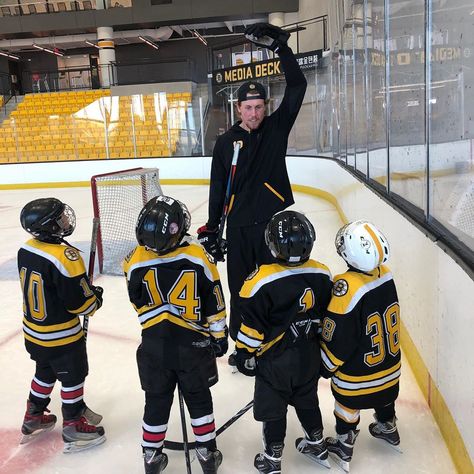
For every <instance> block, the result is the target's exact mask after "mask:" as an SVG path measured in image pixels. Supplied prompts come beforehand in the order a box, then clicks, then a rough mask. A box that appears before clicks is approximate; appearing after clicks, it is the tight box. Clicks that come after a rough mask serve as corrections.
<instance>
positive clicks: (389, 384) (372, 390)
mask: <svg viewBox="0 0 474 474" xmlns="http://www.w3.org/2000/svg"><path fill="white" fill-rule="evenodd" d="M397 383H398V378H396V379H395V380H391V381H390V382H387V383H385V384H383V385H379V386H378V387H371V388H362V389H359V390H346V389H344V388H339V387H338V386H337V385H335V384H334V382H331V387H332V389H333V390H334V391H335V392H337V393H339V394H341V395H345V396H346V397H358V396H360V395H368V394H370V393H377V392H381V391H382V390H386V389H387V388H390V387H393V386H394V385H396V384H397Z"/></svg>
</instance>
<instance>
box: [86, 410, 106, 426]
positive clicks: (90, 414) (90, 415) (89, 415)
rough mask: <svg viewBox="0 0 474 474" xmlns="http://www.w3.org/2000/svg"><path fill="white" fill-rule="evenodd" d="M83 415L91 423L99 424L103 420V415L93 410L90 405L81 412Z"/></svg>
mask: <svg viewBox="0 0 474 474" xmlns="http://www.w3.org/2000/svg"><path fill="white" fill-rule="evenodd" d="M81 416H83V417H84V418H85V419H86V421H87V423H89V425H95V426H97V425H99V424H100V422H101V421H102V418H103V416H102V415H99V414H98V413H95V412H94V411H92V410H91V409H90V408H89V407H88V406H85V407H84V408H83V410H82V412H81Z"/></svg>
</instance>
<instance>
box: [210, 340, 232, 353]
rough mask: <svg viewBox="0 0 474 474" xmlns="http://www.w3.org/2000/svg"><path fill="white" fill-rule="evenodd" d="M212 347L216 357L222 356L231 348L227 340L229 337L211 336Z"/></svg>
mask: <svg viewBox="0 0 474 474" xmlns="http://www.w3.org/2000/svg"><path fill="white" fill-rule="evenodd" d="M211 347H212V349H213V350H214V354H215V356H216V357H222V356H223V355H225V353H226V352H227V350H228V349H229V342H228V340H227V337H220V338H218V339H215V338H214V337H212V336H211Z"/></svg>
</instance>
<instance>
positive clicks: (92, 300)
mask: <svg viewBox="0 0 474 474" xmlns="http://www.w3.org/2000/svg"><path fill="white" fill-rule="evenodd" d="M96 299H97V298H96V297H95V296H91V297H90V298H89V299H88V300H87V301H86V302H85V303H84V304H83V305H82V306H81V307H80V308H77V309H69V310H68V311H69V312H70V313H72V314H81V313H83V312H84V311H85V310H86V309H88V308H89V307H91V306H92V305H93V304H94V303H95V302H96Z"/></svg>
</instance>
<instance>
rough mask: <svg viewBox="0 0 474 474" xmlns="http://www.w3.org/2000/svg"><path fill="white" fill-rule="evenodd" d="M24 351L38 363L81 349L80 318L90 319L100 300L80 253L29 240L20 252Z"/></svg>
mask: <svg viewBox="0 0 474 474" xmlns="http://www.w3.org/2000/svg"><path fill="white" fill-rule="evenodd" d="M18 271H19V274H20V282H21V287H22V290H23V314H24V318H23V332H24V336H25V345H26V349H27V351H28V352H29V353H30V354H31V357H32V358H33V359H35V360H40V359H47V358H50V357H56V356H58V355H60V354H62V353H64V352H67V351H69V350H70V349H72V346H74V345H78V344H82V343H83V339H84V334H83V332H82V326H81V323H80V321H79V316H85V315H87V316H92V315H93V314H94V312H95V311H96V309H97V298H96V296H95V294H94V292H93V291H92V289H91V286H90V284H89V279H88V277H87V275H86V270H85V266H84V261H83V259H82V257H81V255H80V253H79V251H78V250H77V249H75V248H73V247H70V246H67V245H63V244H51V243H45V242H41V241H39V240H36V239H31V240H29V241H28V242H26V243H25V244H24V245H23V246H22V247H21V248H20V250H19V251H18Z"/></svg>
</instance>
